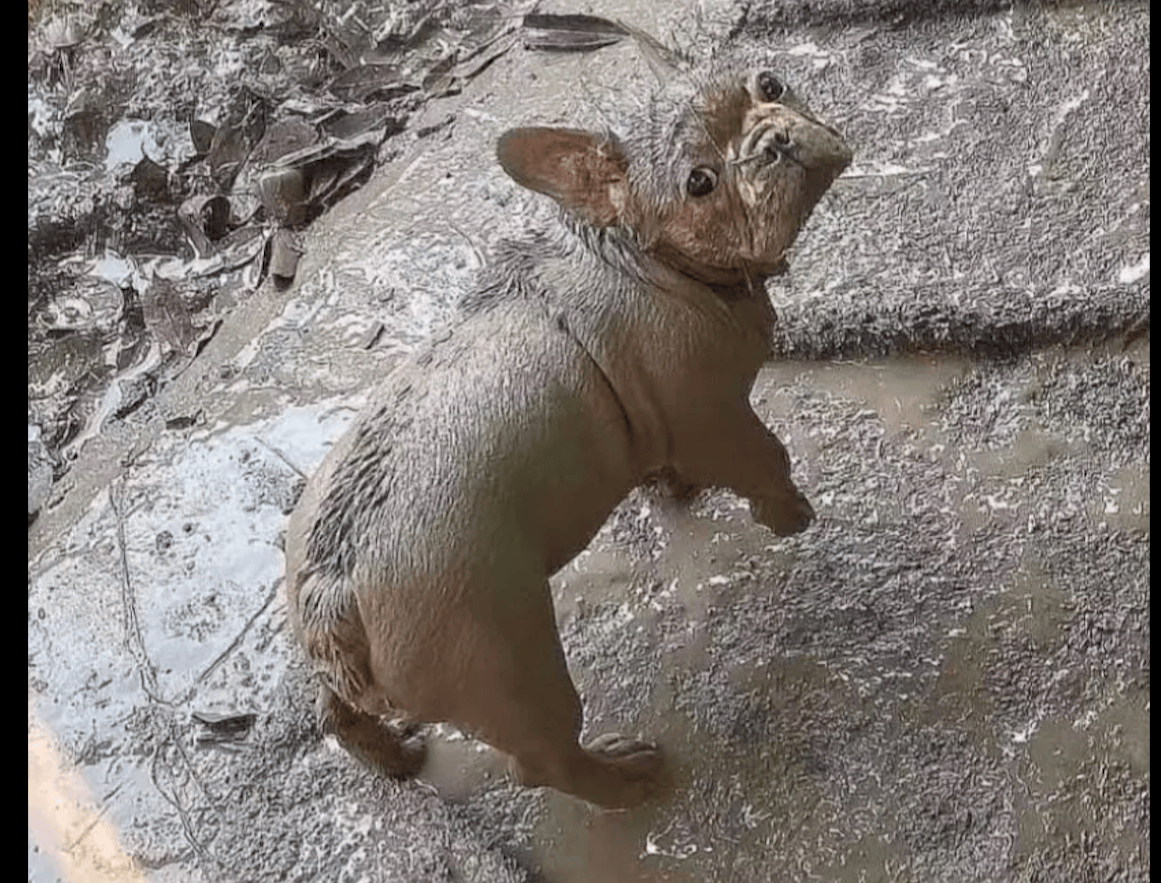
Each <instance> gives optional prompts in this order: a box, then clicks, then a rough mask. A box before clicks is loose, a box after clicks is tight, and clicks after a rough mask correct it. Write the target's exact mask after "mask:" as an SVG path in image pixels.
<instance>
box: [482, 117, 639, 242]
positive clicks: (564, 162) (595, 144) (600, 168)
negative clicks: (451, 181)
mask: <svg viewBox="0 0 1161 883" xmlns="http://www.w3.org/2000/svg"><path fill="white" fill-rule="evenodd" d="M496 156H497V157H498V158H499V160H500V165H501V166H502V167H503V168H504V171H505V172H507V173H508V175H509V176H510V177H511V178H512V180H513V181H515V182H516V183H517V184H519V185H521V186H522V187H527V188H528V189H529V190H535V191H536V192H537V193H543V194H545V195H546V196H551V197H552V198H553V199H555V200H556V201H557V202H558V203H560V204H561V205H562V206H564V207H565V208H566V209H568V210H569V211H571V212H573V213H575V214H576V215H577V216H578V217H580V218H581V219H582V220H584V221H586V222H587V223H589V224H592V225H593V226H594V227H608V226H611V225H612V224H615V223H617V221H618V220H620V216H621V211H622V209H623V207H624V193H625V189H626V171H627V169H628V162H627V161H626V159H625V156H624V154H623V153H622V152H621V148H620V146H619V145H618V144H617V143H616V141H615V140H614V139H613V138H612V137H610V136H605V135H596V134H593V133H592V132H584V131H581V130H579V129H550V128H528V129H512V130H511V131H508V132H505V133H504V134H503V136H501V138H500V141H499V143H498V144H497V146H496Z"/></svg>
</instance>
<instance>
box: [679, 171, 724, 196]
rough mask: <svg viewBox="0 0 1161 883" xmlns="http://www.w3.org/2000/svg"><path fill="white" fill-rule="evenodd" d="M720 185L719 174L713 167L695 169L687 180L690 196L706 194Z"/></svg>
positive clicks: (687, 191)
mask: <svg viewBox="0 0 1161 883" xmlns="http://www.w3.org/2000/svg"><path fill="white" fill-rule="evenodd" d="M717 185H718V176H717V175H716V174H715V173H714V170H713V169H707V168H700V169H694V170H693V171H692V172H690V173H689V178H687V179H686V182H685V191H686V193H688V194H689V195H690V196H705V195H706V194H708V193H710V192H712V191H713V189H714V188H715V187H716V186H717Z"/></svg>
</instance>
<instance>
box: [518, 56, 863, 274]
mask: <svg viewBox="0 0 1161 883" xmlns="http://www.w3.org/2000/svg"><path fill="white" fill-rule="evenodd" d="M646 39H647V38H646ZM643 48H645V49H647V50H651V52H647V56H649V57H650V62H651V64H653V66H654V69H655V71H657V72H658V74H659V78H660V77H664V76H666V75H667V74H668V75H669V79H668V82H663V83H662V87H661V88H660V89H658V90H657V91H656V92H655V93H654V94H653V95H652V96H651V98H650V100H649V101H648V102H647V104H645V105H644V106H643V107H642V108H641V110H640V111H639V112H638V113H637V114H636V115H635V118H634V120H633V123H632V125H631V126H629V127H628V128H627V130H626V131H624V132H623V133H621V134H612V133H603V134H598V133H591V132H584V131H579V130H575V129H550V128H526V129H515V130H512V131H509V132H507V133H505V134H504V136H503V137H502V138H501V139H500V142H499V146H498V155H499V160H500V164H501V165H502V166H503V168H504V170H505V171H506V172H507V173H508V174H509V175H510V176H511V177H512V178H513V179H514V180H515V181H516V182H517V183H519V184H521V185H523V186H524V187H528V188H530V189H532V190H535V191H538V192H540V193H545V194H547V195H548V196H551V197H552V198H553V199H555V200H556V201H557V202H559V203H560V204H561V205H562V206H564V207H565V208H566V209H567V210H569V211H570V212H572V213H573V214H574V215H575V216H576V217H577V218H579V219H580V220H582V221H583V222H585V223H587V224H590V225H592V226H594V227H612V226H618V227H621V228H624V229H627V230H629V231H631V232H632V233H633V235H634V236H635V238H636V241H637V242H638V243H639V245H640V246H641V248H642V249H643V250H644V251H646V252H648V253H650V254H653V255H654V256H655V257H657V258H658V259H660V260H662V261H664V262H665V263H668V264H670V265H672V266H674V267H675V268H676V269H678V270H680V271H682V272H684V273H686V274H688V275H691V276H694V277H695V278H700V279H703V280H705V281H708V282H731V281H740V280H743V279H750V280H753V279H756V278H762V277H765V276H769V275H773V274H775V273H777V272H780V271H781V269H782V268H783V265H784V254H785V252H786V251H787V249H789V247H790V246H791V245H792V244H793V242H794V240H795V238H796V237H797V235H798V232H799V230H800V229H801V228H802V225H803V223H804V222H805V221H806V219H807V217H808V216H809V215H810V212H811V210H812V209H813V208H814V206H815V205H816V204H817V202H818V200H819V199H820V198H821V196H822V195H823V193H825V192H826V190H827V188H828V187H830V185H831V183H832V182H833V181H834V179H835V178H836V177H838V175H839V174H841V172H842V171H843V169H845V168H846V167H847V165H848V164H849V163H850V161H851V150H850V147H849V146H848V145H847V143H846V142H845V141H844V140H843V138H842V136H840V135H839V134H838V132H836V131H835V130H834V129H832V128H831V127H830V126H827V125H826V124H825V123H822V122H820V121H819V120H818V118H817V117H815V116H814V115H813V114H812V113H811V112H810V110H809V109H808V108H807V107H806V106H805V105H804V104H803V103H802V102H801V101H799V100H798V99H797V98H795V97H794V95H793V93H792V92H791V91H790V89H789V87H788V86H787V85H786V84H785V83H784V82H783V81H782V80H781V79H780V78H779V77H778V75H777V74H775V73H774V72H773V71H771V70H769V69H768V68H766V67H764V66H760V65H759V66H753V67H737V66H733V67H730V68H728V69H719V70H716V71H711V72H708V73H705V74H701V75H699V73H698V72H697V71H696V70H690V69H687V68H685V67H683V66H682V65H681V64H680V63H679V61H678V60H677V59H676V58H675V57H674V56H672V55H669V54H664V55H663V54H662V53H665V52H666V50H664V49H663V48H662V47H659V46H658V45H657V44H655V43H652V41H650V43H649V44H646V45H645V46H643Z"/></svg>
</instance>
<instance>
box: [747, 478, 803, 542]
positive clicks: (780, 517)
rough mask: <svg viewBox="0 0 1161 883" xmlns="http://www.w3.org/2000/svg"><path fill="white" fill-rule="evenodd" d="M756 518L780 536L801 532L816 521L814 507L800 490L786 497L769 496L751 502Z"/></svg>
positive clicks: (751, 510)
mask: <svg viewBox="0 0 1161 883" xmlns="http://www.w3.org/2000/svg"><path fill="white" fill-rule="evenodd" d="M750 513H751V514H752V515H753V516H754V520H755V521H757V522H758V523H759V524H763V525H765V526H766V527H768V528H770V530H772V531H774V533H776V534H777V535H778V536H780V537H788V536H791V535H792V534H796V533H801V532H802V531H804V530H806V528H807V527H809V526H810V522H812V521H814V508H813V507H812V506H811V505H810V501H809V500H807V499H806V497H804V496H803V495H802V494H801V493H800V492H799V491H797V490H795V491H794V493H793V495H787V496H785V497H768V498H763V499H761V500H752V501H751V502H750Z"/></svg>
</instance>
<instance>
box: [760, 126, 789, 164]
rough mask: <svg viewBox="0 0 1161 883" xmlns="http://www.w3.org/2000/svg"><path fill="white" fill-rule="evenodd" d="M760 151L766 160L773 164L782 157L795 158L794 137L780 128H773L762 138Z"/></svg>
mask: <svg viewBox="0 0 1161 883" xmlns="http://www.w3.org/2000/svg"><path fill="white" fill-rule="evenodd" d="M762 153H763V154H764V155H765V157H766V160H767V162H769V163H771V164H773V163H777V162H780V161H781V160H783V159H796V158H797V157H796V156H795V154H796V149H795V143H794V139H793V138H791V137H790V134H789V133H787V132H784V131H782V130H780V129H777V130H775V131H774V132H772V133H771V134H770V135H768V136H767V137H766V138H765V139H764V143H763V145H762Z"/></svg>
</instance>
